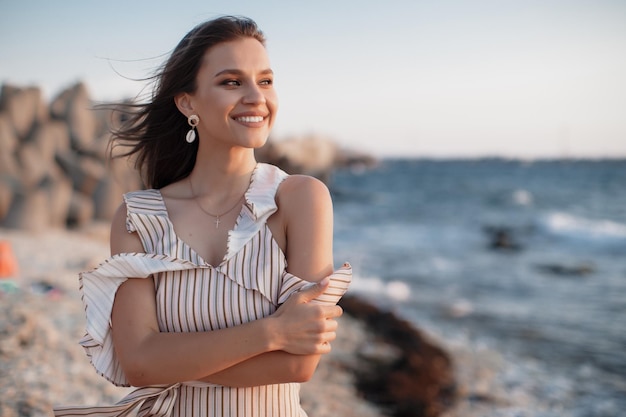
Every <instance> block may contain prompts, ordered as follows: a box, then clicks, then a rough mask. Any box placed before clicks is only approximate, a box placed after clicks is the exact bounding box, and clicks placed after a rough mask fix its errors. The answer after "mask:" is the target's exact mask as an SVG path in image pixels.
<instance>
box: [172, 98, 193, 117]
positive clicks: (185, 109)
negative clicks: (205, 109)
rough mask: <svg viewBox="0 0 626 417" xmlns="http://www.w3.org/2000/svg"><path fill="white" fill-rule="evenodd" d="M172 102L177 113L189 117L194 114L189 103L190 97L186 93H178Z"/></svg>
mask: <svg viewBox="0 0 626 417" xmlns="http://www.w3.org/2000/svg"><path fill="white" fill-rule="evenodd" d="M174 102H175V103H176V107H177V108H178V111H179V112H181V113H182V114H184V115H185V117H189V116H191V115H192V114H193V113H194V110H193V104H192V103H191V97H190V96H189V94H188V93H180V94H178V95H177V96H175V97H174Z"/></svg>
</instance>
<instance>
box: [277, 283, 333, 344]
mask: <svg viewBox="0 0 626 417" xmlns="http://www.w3.org/2000/svg"><path fill="white" fill-rule="evenodd" d="M329 284H330V279H329V278H324V279H323V280H321V281H320V282H318V283H317V284H315V285H310V286H307V287H305V288H304V289H303V290H301V291H298V292H296V293H294V294H292V295H291V296H290V297H289V298H288V299H287V301H285V303H283V304H282V305H281V306H280V307H279V308H278V310H277V311H276V312H275V313H274V314H273V315H272V316H270V317H271V318H272V319H276V320H277V321H276V322H274V323H275V324H276V332H275V333H274V334H275V335H276V340H274V343H275V345H276V346H277V349H276V350H283V351H285V352H288V353H291V354H294V355H315V354H325V353H328V352H330V342H332V341H333V340H335V337H336V333H335V331H336V330H337V321H336V320H334V319H336V318H338V317H340V316H341V315H342V314H343V310H342V308H341V307H339V306H336V305H333V306H328V305H320V304H317V303H315V302H311V301H312V300H314V299H315V298H316V297H318V296H320V295H321V294H323V293H324V291H326V289H327V288H328V285H329Z"/></svg>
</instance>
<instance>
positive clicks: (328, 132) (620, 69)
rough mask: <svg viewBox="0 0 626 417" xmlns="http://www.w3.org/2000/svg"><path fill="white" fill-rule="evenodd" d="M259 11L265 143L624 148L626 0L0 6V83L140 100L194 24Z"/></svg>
mask: <svg viewBox="0 0 626 417" xmlns="http://www.w3.org/2000/svg"><path fill="white" fill-rule="evenodd" d="M224 14H235V15H245V16H248V17H250V18H252V19H254V20H255V21H256V22H257V23H258V24H259V26H260V28H261V29H262V30H263V32H264V33H265V34H266V36H267V38H268V42H267V49H268V52H269V56H270V60H271V63H272V67H273V69H274V72H275V74H276V79H275V83H276V84H275V85H276V89H277V91H278V95H279V100H280V110H279V115H278V120H277V122H276V125H275V128H274V131H273V134H272V137H273V138H274V140H280V139H284V138H289V137H298V136H305V135H319V136H323V137H328V138H330V139H332V140H334V141H336V142H337V143H338V144H339V145H340V146H342V147H345V148H348V149H352V150H356V151H361V152H365V153H369V154H374V155H377V156H384V157H396V156H401V157H434V158H456V157H464V158H468V157H469V158H471V157H513V158H528V159H532V158H555V157H557V158H559V157H572V158H579V157H585V158H599V157H626V1H624V0H588V1H582V0H569V1H565V0H537V1H536V0H523V1H522V0H519V1H514V0H492V1H487V0H465V1H462V0H429V1H426V0H406V1H393V0H390V1H369V0H361V1H354V0H349V1H341V0H334V1H328V0H316V1H307V2H298V1H287V0H283V1H273V0H266V1H263V2H259V1H248V0H240V1H228V2H227V1H219V2H217V1H210V0H204V1H198V0H187V1H185V2H179V1H171V2H161V1H156V0H152V1H123V2H122V1H119V0H108V1H97V2H96V1H88V0H81V1H74V0H65V1H58V2H57V1H47V0H46V1H43V0H40V1H35V0H0V82H1V83H7V84H11V85H17V86H24V87H26V86H31V85H34V86H38V87H41V88H42V89H43V92H44V98H45V99H46V100H50V99H52V98H53V97H54V96H55V95H56V94H58V93H59V92H60V91H62V90H63V89H64V88H67V87H68V86H71V85H72V84H74V83H76V82H78V81H83V82H85V83H86V84H87V87H88V89H89V92H90V94H91V97H92V98H93V99H94V100H97V101H106V100H119V99H122V98H128V97H134V96H136V95H137V94H138V93H139V92H140V91H141V90H142V88H143V87H144V84H141V83H140V82H137V81H132V80H131V79H132V78H141V77H145V76H148V75H150V74H151V73H152V72H153V71H154V70H155V69H156V68H157V67H158V65H160V64H161V63H162V62H163V61H164V60H165V59H166V57H167V55H168V54H169V53H170V52H171V50H172V49H173V48H174V47H175V46H176V44H177V43H178V41H179V40H180V39H181V38H182V37H183V36H184V35H185V34H186V33H187V32H188V31H189V30H190V29H191V28H192V27H193V26H195V25H196V24H198V23H201V22H203V21H205V20H208V19H211V18H214V17H217V16H220V15H224Z"/></svg>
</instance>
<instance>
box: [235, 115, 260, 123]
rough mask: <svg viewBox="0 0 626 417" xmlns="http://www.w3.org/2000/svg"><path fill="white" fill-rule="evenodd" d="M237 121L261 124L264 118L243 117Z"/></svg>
mask: <svg viewBox="0 0 626 417" xmlns="http://www.w3.org/2000/svg"><path fill="white" fill-rule="evenodd" d="M236 120H237V121H238V122H243V123H259V122H262V121H263V116H242V117H238V118H237V119H236Z"/></svg>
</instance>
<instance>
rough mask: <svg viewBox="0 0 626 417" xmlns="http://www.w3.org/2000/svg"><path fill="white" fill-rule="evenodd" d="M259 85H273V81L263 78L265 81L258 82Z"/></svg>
mask: <svg viewBox="0 0 626 417" xmlns="http://www.w3.org/2000/svg"><path fill="white" fill-rule="evenodd" d="M259 84H261V85H273V84H274V80H273V79H271V78H265V79H263V80H261V81H260V82H259Z"/></svg>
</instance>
